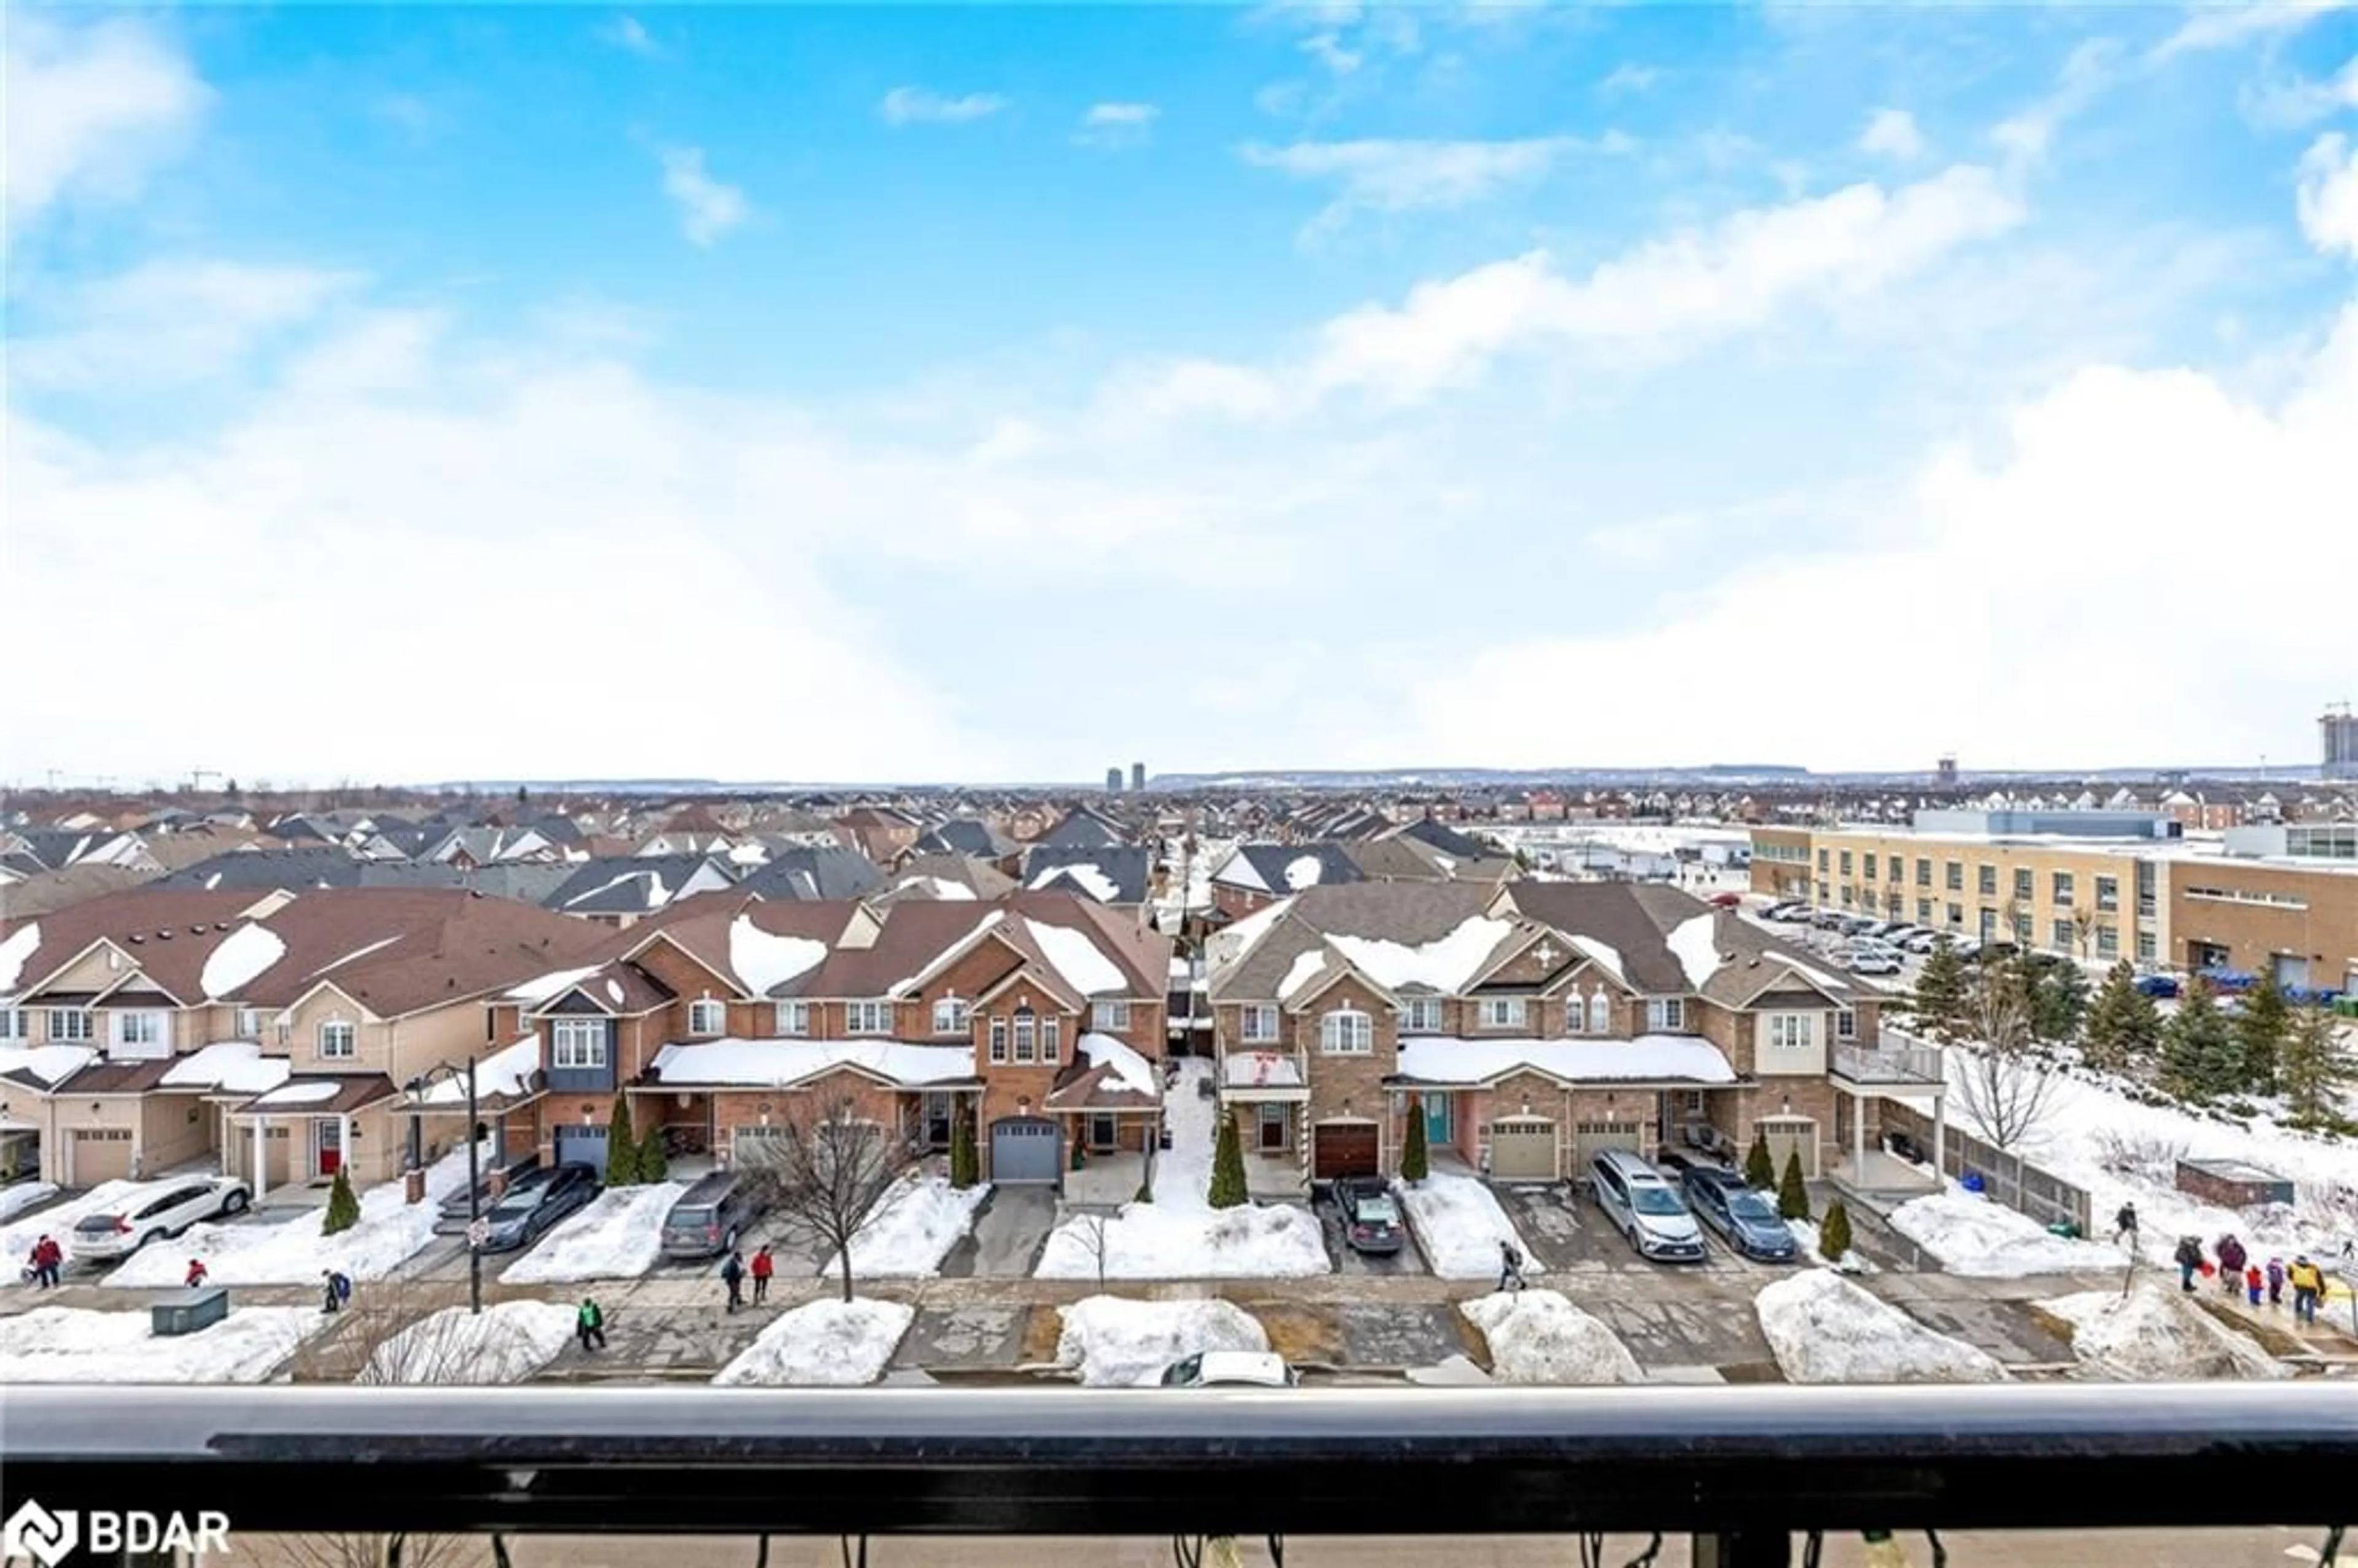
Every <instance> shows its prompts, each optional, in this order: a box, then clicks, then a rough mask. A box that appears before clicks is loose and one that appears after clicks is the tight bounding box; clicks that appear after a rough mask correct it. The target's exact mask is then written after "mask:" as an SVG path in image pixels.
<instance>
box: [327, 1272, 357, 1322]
mask: <svg viewBox="0 0 2358 1568" xmlns="http://www.w3.org/2000/svg"><path fill="white" fill-rule="evenodd" d="M351 1301H352V1277H351V1276H350V1275H347V1274H340V1273H338V1272H337V1271H335V1270H333V1269H322V1270H321V1271H319V1310H320V1311H322V1312H341V1311H343V1310H344V1307H345V1306H346V1304H348V1303H350V1302H351Z"/></svg>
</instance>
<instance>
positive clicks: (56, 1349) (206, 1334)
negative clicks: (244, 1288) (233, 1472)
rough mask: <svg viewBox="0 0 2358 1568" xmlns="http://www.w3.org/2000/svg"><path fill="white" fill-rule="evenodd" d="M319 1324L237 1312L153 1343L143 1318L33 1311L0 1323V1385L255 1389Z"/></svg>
mask: <svg viewBox="0 0 2358 1568" xmlns="http://www.w3.org/2000/svg"><path fill="white" fill-rule="evenodd" d="M326 1322H327V1319H326V1316H325V1314H322V1313H321V1312H320V1311H319V1309H318V1308H317V1307H240V1308H239V1309H237V1310H236V1311H235V1312H233V1313H231V1314H229V1315H228V1316H227V1317H225V1318H223V1319H222V1321H221V1322H219V1323H216V1324H214V1325H211V1327H209V1328H200V1329H199V1330H198V1331H197V1332H196V1333H194V1334H182V1335H177V1336H171V1337H168V1338H164V1339H158V1338H156V1337H154V1336H152V1335H150V1334H149V1333H148V1314H146V1313H145V1312H140V1311H129V1312H92V1311H90V1310H88V1309H87V1308H82V1307H35V1308H34V1309H33V1310H32V1311H30V1312H28V1313H23V1314H19V1315H17V1316H15V1317H7V1318H0V1384H5V1383H258V1382H261V1381H262V1380H263V1379H265V1378H266V1377H268V1376H269V1375H270V1371H271V1369H272V1368H275V1367H276V1366H277V1365H278V1364H279V1363H280V1362H282V1361H284V1360H286V1359H287V1357H289V1356H292V1355H293V1354H294V1353H295V1350H296V1348H297V1346H300V1345H301V1344H302V1343H303V1341H304V1340H305V1339H307V1338H308V1337H310V1336H312V1335H313V1334H315V1333H317V1332H318V1331H319V1329H320V1328H321V1327H322V1326H324V1325H325V1324H326Z"/></svg>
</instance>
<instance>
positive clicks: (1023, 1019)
mask: <svg viewBox="0 0 2358 1568" xmlns="http://www.w3.org/2000/svg"><path fill="white" fill-rule="evenodd" d="M1038 1036H1039V1021H1038V1020H1037V1019H1035V1018H1034V1017H1033V1015H1032V1010H1031V1009H1030V1008H1028V1007H1020V1008H1017V1009H1016V1010H1015V1063H1016V1065H1018V1066H1022V1065H1024V1064H1026V1063H1028V1062H1030V1061H1032V1060H1033V1058H1034V1057H1035V1056H1036V1055H1037V1054H1038V1052H1039V1044H1038Z"/></svg>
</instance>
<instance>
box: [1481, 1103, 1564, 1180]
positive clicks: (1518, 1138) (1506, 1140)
mask: <svg viewBox="0 0 2358 1568" xmlns="http://www.w3.org/2000/svg"><path fill="white" fill-rule="evenodd" d="M1490 1175H1491V1178H1492V1179H1493V1180H1496V1181H1501V1182H1552V1181H1554V1180H1555V1179H1556V1168H1555V1123H1554V1122H1552V1121H1542V1120H1541V1119H1538V1118H1536V1117H1530V1118H1519V1119H1515V1120H1511V1121H1494V1122H1492V1123H1491V1124H1490Z"/></svg>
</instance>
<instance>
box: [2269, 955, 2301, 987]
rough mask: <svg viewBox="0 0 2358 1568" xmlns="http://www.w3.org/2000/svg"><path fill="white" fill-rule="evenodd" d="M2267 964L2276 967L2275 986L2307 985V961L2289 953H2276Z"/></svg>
mask: <svg viewBox="0 0 2358 1568" xmlns="http://www.w3.org/2000/svg"><path fill="white" fill-rule="evenodd" d="M2268 962H2269V963H2271V964H2273V965H2275V966H2276V971H2277V984H2278V985H2280V986H2305V985H2307V984H2309V960H2308V959H2307V958H2302V957H2295V956H2294V955H2293V954H2290V953H2277V954H2276V955H2274V956H2272V957H2270V958H2269V959H2268Z"/></svg>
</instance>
